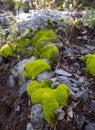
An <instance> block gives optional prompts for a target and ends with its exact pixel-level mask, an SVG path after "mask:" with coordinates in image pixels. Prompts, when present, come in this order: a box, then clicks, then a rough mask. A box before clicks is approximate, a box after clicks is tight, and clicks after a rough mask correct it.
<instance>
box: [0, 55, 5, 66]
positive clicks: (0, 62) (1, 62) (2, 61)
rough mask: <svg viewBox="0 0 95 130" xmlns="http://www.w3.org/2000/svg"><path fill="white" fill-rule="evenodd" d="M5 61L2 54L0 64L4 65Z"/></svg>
mask: <svg viewBox="0 0 95 130" xmlns="http://www.w3.org/2000/svg"><path fill="white" fill-rule="evenodd" d="M3 63H4V60H3V57H2V56H0V65H2V64H3Z"/></svg>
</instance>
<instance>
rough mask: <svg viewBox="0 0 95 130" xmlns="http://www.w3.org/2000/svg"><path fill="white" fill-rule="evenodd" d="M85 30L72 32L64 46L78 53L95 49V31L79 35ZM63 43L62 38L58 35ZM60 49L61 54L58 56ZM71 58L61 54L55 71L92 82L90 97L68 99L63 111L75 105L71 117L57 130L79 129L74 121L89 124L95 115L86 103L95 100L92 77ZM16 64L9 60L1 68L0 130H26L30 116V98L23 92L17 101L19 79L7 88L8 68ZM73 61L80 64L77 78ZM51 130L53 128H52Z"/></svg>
mask: <svg viewBox="0 0 95 130" xmlns="http://www.w3.org/2000/svg"><path fill="white" fill-rule="evenodd" d="M83 31H84V30H80V31H79V30H75V31H74V32H73V33H72V32H71V38H70V41H69V43H68V44H69V46H68V44H67V43H66V40H65V46H66V45H67V48H71V49H75V50H78V51H79V50H80V49H84V48H85V45H90V46H95V29H93V30H88V32H87V33H86V34H82V33H83ZM84 35H86V36H89V39H90V40H84V39H77V38H76V37H77V36H84ZM61 36H62V38H63V44H64V35H63V33H61ZM61 51H62V50H60V54H61ZM73 57H74V59H71V58H70V56H69V55H68V56H67V55H63V54H62V55H60V59H59V61H58V62H57V63H56V64H55V68H56V66H57V65H58V67H61V68H62V67H63V69H65V70H66V71H68V72H70V73H72V74H73V78H75V79H78V78H79V77H82V76H85V77H86V78H87V79H88V81H89V82H91V88H90V91H91V93H90V94H89V101H88V102H87V103H84V102H82V101H81V100H80V101H79V99H74V97H72V96H71V97H70V99H69V102H68V105H67V107H66V108H63V110H64V111H65V112H66V113H67V110H68V108H69V107H70V106H71V105H72V103H78V104H77V105H76V106H75V107H74V108H73V114H74V116H73V118H69V119H67V115H66V116H65V119H64V120H61V121H57V124H56V130H78V128H77V127H76V122H77V120H78V117H79V116H85V117H86V120H85V124H84V126H83V129H81V130H84V127H85V125H86V124H87V123H89V122H94V121H95V114H94V113H93V112H92V110H91V108H90V106H89V103H90V101H91V100H92V99H94V100H95V81H94V77H91V76H90V75H88V74H86V73H85V70H84V71H83V70H82V68H83V67H84V66H85V65H84V63H83V62H82V61H81V60H80V58H78V57H80V55H78V54H77V55H76V54H75V55H73ZM17 62H18V60H17V59H14V58H9V59H7V60H6V61H5V64H3V66H2V67H3V68H2V69H0V130H26V125H27V122H29V120H30V119H29V114H30V105H29V98H28V96H27V94H26V93H24V94H23V96H22V97H21V98H19V95H18V91H19V88H20V86H19V85H18V79H15V86H14V87H13V88H10V86H9V84H8V79H9V76H10V74H11V68H12V67H13V66H14V65H15V64H16V63H17ZM74 62H79V63H80V64H81V69H80V70H79V71H80V72H81V74H80V75H76V71H77V70H76V69H72V70H71V67H72V65H73V63H74ZM18 106H20V110H18V111H16V108H17V107H18ZM52 130H53V129H52Z"/></svg>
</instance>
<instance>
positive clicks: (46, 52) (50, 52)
mask: <svg viewBox="0 0 95 130" xmlns="http://www.w3.org/2000/svg"><path fill="white" fill-rule="evenodd" d="M58 57H59V50H58V48H57V47H56V46H55V45H53V44H48V45H45V46H44V47H43V48H41V49H40V58H46V59H49V60H51V61H55V60H57V58H58Z"/></svg>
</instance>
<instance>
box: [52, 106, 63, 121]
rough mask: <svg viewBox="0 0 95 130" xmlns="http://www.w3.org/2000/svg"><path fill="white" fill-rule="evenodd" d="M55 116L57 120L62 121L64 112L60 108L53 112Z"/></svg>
mask: <svg viewBox="0 0 95 130" xmlns="http://www.w3.org/2000/svg"><path fill="white" fill-rule="evenodd" d="M54 113H55V115H56V116H57V118H58V120H63V119H64V116H65V112H64V111H63V110H62V108H61V107H60V108H59V109H57V110H55V111H54Z"/></svg>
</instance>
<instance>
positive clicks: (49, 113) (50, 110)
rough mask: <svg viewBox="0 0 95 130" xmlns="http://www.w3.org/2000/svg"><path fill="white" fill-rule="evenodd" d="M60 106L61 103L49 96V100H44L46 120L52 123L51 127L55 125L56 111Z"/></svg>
mask: <svg viewBox="0 0 95 130" xmlns="http://www.w3.org/2000/svg"><path fill="white" fill-rule="evenodd" d="M58 108H59V104H58V102H57V101H56V100H55V99H52V97H51V98H49V99H48V100H44V101H43V113H44V118H45V120H46V121H47V122H48V123H49V124H50V126H51V127H54V125H55V121H54V117H55V114H54V111H55V110H57V109H58Z"/></svg>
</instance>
